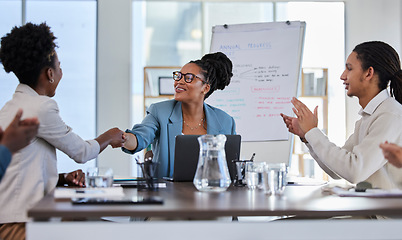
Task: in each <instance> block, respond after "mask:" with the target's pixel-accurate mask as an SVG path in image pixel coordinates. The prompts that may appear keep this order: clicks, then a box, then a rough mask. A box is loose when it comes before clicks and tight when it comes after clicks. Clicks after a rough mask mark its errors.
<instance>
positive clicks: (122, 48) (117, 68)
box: [97, 0, 132, 176]
mask: <svg viewBox="0 0 402 240" xmlns="http://www.w3.org/2000/svg"><path fill="white" fill-rule="evenodd" d="M131 3H132V2H131V1H129V0H113V1H110V0H98V49H97V52H98V57H97V61H98V62H97V79H98V82H97V133H98V135H99V134H100V133H103V132H104V131H106V130H108V129H110V128H112V127H118V128H120V129H122V130H125V129H127V128H130V127H131V126H130V125H131V119H130V117H131V112H130V109H132V108H131V29H132V28H131ZM98 165H99V166H109V167H112V168H113V170H114V173H115V175H121V176H129V175H131V162H130V157H129V155H128V154H125V153H123V152H122V151H121V150H120V149H112V148H111V147H108V148H107V149H105V151H104V152H103V153H102V154H101V155H100V156H99V157H98Z"/></svg>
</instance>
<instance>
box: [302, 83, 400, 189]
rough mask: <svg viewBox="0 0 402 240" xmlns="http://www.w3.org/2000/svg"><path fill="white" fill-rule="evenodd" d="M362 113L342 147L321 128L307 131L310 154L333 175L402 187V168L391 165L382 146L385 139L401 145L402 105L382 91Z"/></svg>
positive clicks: (351, 179)
mask: <svg viewBox="0 0 402 240" xmlns="http://www.w3.org/2000/svg"><path fill="white" fill-rule="evenodd" d="M359 114H360V115H361V116H362V117H361V119H360V120H359V121H357V122H356V125H355V130H354V133H353V134H352V135H351V136H350V137H349V139H348V140H347V141H346V143H345V145H344V146H343V147H338V146H336V145H335V144H333V143H331V142H330V141H329V140H328V138H327V136H325V135H324V134H323V133H322V132H321V131H320V130H319V129H318V128H313V129H311V130H310V131H308V132H307V133H306V134H305V138H306V140H307V141H308V144H307V147H308V148H309V149H310V154H311V155H312V156H313V158H314V159H315V160H316V161H317V163H318V164H319V165H320V166H321V167H322V168H323V169H324V171H325V172H327V173H328V174H329V175H330V176H331V177H333V178H339V177H342V178H344V179H346V180H347V181H349V182H351V183H358V182H361V181H368V182H370V183H371V184H372V185H373V187H378V188H383V189H393V188H401V189H402V169H398V168H396V167H394V166H393V165H391V164H389V163H388V162H387V160H386V159H385V158H384V156H383V154H382V150H381V149H380V147H379V145H380V143H383V142H385V141H388V142H392V143H396V144H398V145H400V146H402V127H401V125H402V105H401V104H400V103H399V102H397V101H396V100H395V99H394V98H391V97H390V96H389V95H388V92H387V90H383V91H381V92H380V93H379V94H377V96H375V97H374V98H373V99H372V100H371V101H370V102H369V103H368V104H367V106H366V107H365V108H364V109H361V110H360V111H359Z"/></svg>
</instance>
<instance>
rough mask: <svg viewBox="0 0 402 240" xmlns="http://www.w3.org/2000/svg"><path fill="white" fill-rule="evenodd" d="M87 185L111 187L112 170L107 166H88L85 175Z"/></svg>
mask: <svg viewBox="0 0 402 240" xmlns="http://www.w3.org/2000/svg"><path fill="white" fill-rule="evenodd" d="M86 185H87V187H92V188H100V187H112V185H113V170H112V169H111V168H107V167H94V168H88V170H87V175H86Z"/></svg>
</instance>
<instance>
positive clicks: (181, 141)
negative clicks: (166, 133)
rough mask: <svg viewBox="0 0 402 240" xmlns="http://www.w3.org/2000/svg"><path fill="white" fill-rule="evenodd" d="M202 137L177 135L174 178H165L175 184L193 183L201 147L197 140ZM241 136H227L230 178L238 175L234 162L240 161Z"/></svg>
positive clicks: (226, 145) (226, 149)
mask: <svg viewBox="0 0 402 240" xmlns="http://www.w3.org/2000/svg"><path fill="white" fill-rule="evenodd" d="M199 136H200V135H177V136H176V145H175V152H174V156H175V159H174V169H173V178H164V179H166V180H170V181H174V182H192V181H193V179H194V175H195V171H196V170H197V164H198V155H199V152H200V145H199V143H198V140H197V138H198V137H199ZM240 143H241V136H240V135H226V144H225V154H226V161H227V164H228V168H229V174H230V178H231V179H232V181H233V179H234V177H235V174H236V169H235V167H236V166H235V165H234V163H233V162H232V160H239V156H240Z"/></svg>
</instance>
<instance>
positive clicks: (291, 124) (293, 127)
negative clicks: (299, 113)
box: [281, 113, 305, 138]
mask: <svg viewBox="0 0 402 240" xmlns="http://www.w3.org/2000/svg"><path fill="white" fill-rule="evenodd" d="M281 116H282V118H283V121H284V122H285V124H286V127H287V128H288V130H289V132H291V133H293V134H295V135H297V136H299V137H301V138H304V134H305V132H303V131H302V130H301V128H300V126H299V121H298V120H297V118H294V117H289V116H287V115H285V114H283V113H281Z"/></svg>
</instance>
